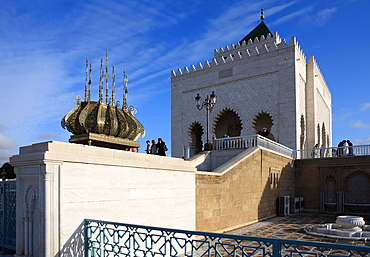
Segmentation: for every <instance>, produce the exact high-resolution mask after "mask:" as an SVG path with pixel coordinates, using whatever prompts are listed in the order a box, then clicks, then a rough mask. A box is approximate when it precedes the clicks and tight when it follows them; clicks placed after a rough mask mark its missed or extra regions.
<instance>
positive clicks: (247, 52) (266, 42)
mask: <svg viewBox="0 0 370 257" xmlns="http://www.w3.org/2000/svg"><path fill="white" fill-rule="evenodd" d="M292 46H295V47H296V49H297V52H298V55H299V57H298V59H299V58H302V61H304V62H306V56H305V54H304V52H303V50H302V49H301V47H300V45H299V44H298V41H297V40H296V38H295V37H292V38H291V39H290V42H289V44H287V43H286V41H285V40H284V39H282V38H281V37H280V36H279V34H278V33H277V32H274V35H272V34H271V33H269V34H267V36H266V37H265V36H264V35H262V36H261V37H260V38H258V37H255V38H254V40H252V39H249V40H248V41H242V42H241V43H240V42H238V43H237V44H231V45H229V46H225V47H220V48H219V49H215V50H214V58H213V59H212V60H211V61H208V60H207V61H205V62H204V63H203V64H202V63H198V64H197V65H194V64H193V65H191V66H190V67H184V68H182V69H181V68H179V69H177V70H176V71H175V70H173V71H172V72H171V77H178V76H182V75H184V74H188V73H192V72H196V71H200V70H205V69H208V68H211V67H215V66H219V65H223V64H226V63H230V62H234V61H239V60H242V59H246V58H249V57H252V56H256V55H262V54H266V53H269V52H272V51H276V50H279V49H284V48H287V47H292Z"/></svg>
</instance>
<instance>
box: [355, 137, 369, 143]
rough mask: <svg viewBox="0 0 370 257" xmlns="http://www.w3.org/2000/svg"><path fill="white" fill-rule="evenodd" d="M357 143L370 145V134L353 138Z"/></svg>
mask: <svg viewBox="0 0 370 257" xmlns="http://www.w3.org/2000/svg"><path fill="white" fill-rule="evenodd" d="M353 143H354V144H355V145H370V136H367V137H365V138H358V139H355V140H353Z"/></svg>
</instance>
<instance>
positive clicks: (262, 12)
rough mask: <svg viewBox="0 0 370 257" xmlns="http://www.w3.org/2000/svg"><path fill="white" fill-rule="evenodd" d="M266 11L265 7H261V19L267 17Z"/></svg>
mask: <svg viewBox="0 0 370 257" xmlns="http://www.w3.org/2000/svg"><path fill="white" fill-rule="evenodd" d="M264 14H265V12H264V10H263V8H262V9H261V21H263V20H264V19H265V15H264Z"/></svg>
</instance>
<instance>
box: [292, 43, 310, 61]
mask: <svg viewBox="0 0 370 257" xmlns="http://www.w3.org/2000/svg"><path fill="white" fill-rule="evenodd" d="M289 46H295V48H296V49H297V51H296V54H297V55H298V60H299V59H301V60H302V61H303V62H304V63H307V60H306V59H307V58H306V55H305V54H304V52H303V50H302V48H301V45H300V44H299V43H298V41H297V38H296V37H291V38H290V42H289ZM298 60H297V61H298Z"/></svg>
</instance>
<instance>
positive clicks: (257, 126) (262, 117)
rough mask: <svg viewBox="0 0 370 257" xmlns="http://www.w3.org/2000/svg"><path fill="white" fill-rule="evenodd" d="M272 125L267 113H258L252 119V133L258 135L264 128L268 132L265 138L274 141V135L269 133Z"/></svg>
mask: <svg viewBox="0 0 370 257" xmlns="http://www.w3.org/2000/svg"><path fill="white" fill-rule="evenodd" d="M273 125H274V122H273V119H272V117H271V115H270V114H268V113H267V112H260V113H258V114H257V115H256V116H255V117H254V119H253V128H254V132H255V133H256V134H259V132H260V131H261V130H262V129H263V128H266V129H267V131H268V132H269V133H268V136H267V138H269V139H271V140H275V137H274V135H273V134H272V133H271V128H272V126H273Z"/></svg>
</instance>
